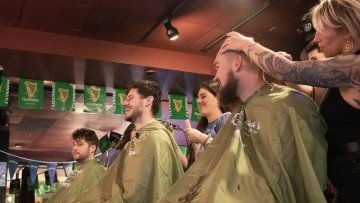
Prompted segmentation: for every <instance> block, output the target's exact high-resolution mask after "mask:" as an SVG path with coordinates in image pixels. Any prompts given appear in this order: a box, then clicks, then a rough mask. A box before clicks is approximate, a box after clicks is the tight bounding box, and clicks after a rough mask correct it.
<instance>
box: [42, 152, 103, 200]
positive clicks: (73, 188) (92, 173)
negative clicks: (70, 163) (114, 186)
mask: <svg viewBox="0 0 360 203" xmlns="http://www.w3.org/2000/svg"><path fill="white" fill-rule="evenodd" d="M104 173H105V168H104V167H103V166H102V165H101V164H100V163H99V162H98V161H97V160H96V159H93V160H90V161H87V162H85V163H82V164H78V165H77V166H76V168H75V169H74V170H73V172H72V173H71V175H70V176H69V177H68V178H67V179H66V181H65V182H64V183H62V184H61V185H60V187H59V188H58V189H57V190H56V192H55V193H54V195H52V196H51V197H50V198H49V199H48V200H47V201H46V202H47V203H52V202H54V203H68V202H71V201H73V200H75V199H76V197H77V196H79V194H80V193H83V192H85V191H87V190H88V189H89V188H91V187H92V186H93V185H94V184H95V183H96V182H97V181H98V180H99V179H100V178H101V177H102V176H103V175H104Z"/></svg>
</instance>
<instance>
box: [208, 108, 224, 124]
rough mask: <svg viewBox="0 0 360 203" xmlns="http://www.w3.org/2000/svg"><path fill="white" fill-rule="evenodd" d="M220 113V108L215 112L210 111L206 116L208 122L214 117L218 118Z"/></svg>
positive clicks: (214, 118)
mask: <svg viewBox="0 0 360 203" xmlns="http://www.w3.org/2000/svg"><path fill="white" fill-rule="evenodd" d="M221 115H222V112H221V111H220V109H217V110H216V112H214V113H212V114H211V115H208V116H207V117H206V118H207V120H208V123H211V122H213V121H215V120H216V119H218V118H220V117H221Z"/></svg>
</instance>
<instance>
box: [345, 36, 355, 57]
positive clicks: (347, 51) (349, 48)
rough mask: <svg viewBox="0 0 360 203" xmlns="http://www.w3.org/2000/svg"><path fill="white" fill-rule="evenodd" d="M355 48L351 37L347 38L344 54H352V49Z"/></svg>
mask: <svg viewBox="0 0 360 203" xmlns="http://www.w3.org/2000/svg"><path fill="white" fill-rule="evenodd" d="M353 48H354V43H353V42H352V41H350V40H349V39H347V40H346V42H345V45H344V47H343V53H344V54H350V53H351V51H352V50H353Z"/></svg>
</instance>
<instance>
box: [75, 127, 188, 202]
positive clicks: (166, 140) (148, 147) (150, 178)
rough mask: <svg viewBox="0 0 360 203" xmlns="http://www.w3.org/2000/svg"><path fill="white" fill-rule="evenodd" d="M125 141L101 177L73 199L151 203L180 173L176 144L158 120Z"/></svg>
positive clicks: (162, 193) (160, 195) (180, 167)
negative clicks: (91, 186)
mask: <svg viewBox="0 0 360 203" xmlns="http://www.w3.org/2000/svg"><path fill="white" fill-rule="evenodd" d="M138 135H139V136H138V137H137V138H134V139H133V140H131V141H129V142H128V143H127V144H126V145H125V147H124V149H123V151H121V153H120V155H119V156H118V157H117V159H116V160H115V162H114V163H113V164H112V165H111V166H110V168H109V169H108V171H107V172H106V174H105V175H104V177H103V178H101V180H100V181H99V182H98V183H97V184H96V185H95V187H93V188H92V189H91V190H89V191H88V192H86V193H83V194H81V195H80V196H79V197H78V198H77V201H75V202H87V203H99V202H111V203H114V202H127V203H142V202H144V203H152V202H156V201H157V200H159V199H160V198H161V197H162V196H163V195H164V194H165V193H166V192H167V191H168V190H169V188H170V187H171V186H172V185H173V184H174V183H175V182H176V181H177V180H178V179H179V178H180V177H181V176H182V175H183V173H184V172H183V168H182V165H181V162H180V158H179V157H178V156H177V151H176V150H177V144H176V142H175V140H174V138H173V136H172V134H171V133H170V132H169V131H168V130H167V129H166V128H165V126H164V125H163V124H161V123H160V122H158V121H155V122H152V123H149V124H147V125H146V126H144V127H143V128H142V129H140V130H139V131H138Z"/></svg>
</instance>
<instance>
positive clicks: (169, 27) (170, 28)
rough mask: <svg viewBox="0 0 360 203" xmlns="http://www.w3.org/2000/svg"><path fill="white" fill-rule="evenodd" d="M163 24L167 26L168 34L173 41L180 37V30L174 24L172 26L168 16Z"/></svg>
mask: <svg viewBox="0 0 360 203" xmlns="http://www.w3.org/2000/svg"><path fill="white" fill-rule="evenodd" d="M163 24H164V26H165V28H166V34H167V36H168V37H169V39H170V40H172V41H173V40H176V39H177V38H178V37H179V31H178V30H177V29H176V28H175V27H174V26H172V24H171V19H170V18H166V19H165V21H164V23H163Z"/></svg>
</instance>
